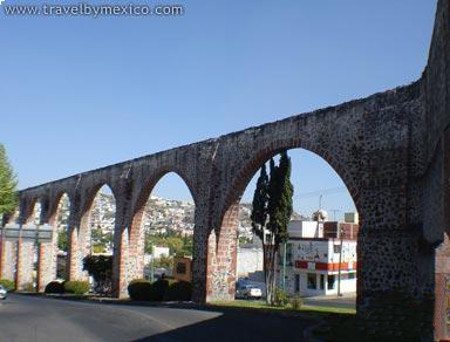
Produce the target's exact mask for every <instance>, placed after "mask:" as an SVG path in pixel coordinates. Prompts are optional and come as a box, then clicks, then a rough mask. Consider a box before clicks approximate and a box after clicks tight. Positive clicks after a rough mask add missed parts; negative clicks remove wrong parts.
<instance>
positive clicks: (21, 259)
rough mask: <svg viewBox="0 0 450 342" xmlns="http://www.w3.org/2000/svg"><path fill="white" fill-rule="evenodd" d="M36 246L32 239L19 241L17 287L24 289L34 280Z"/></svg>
mask: <svg viewBox="0 0 450 342" xmlns="http://www.w3.org/2000/svg"><path fill="white" fill-rule="evenodd" d="M34 257H35V246H34V241H32V240H22V239H21V238H19V241H18V243H17V270H16V289H17V290H24V289H26V287H27V285H28V284H30V283H33V281H34V262H35V260H34Z"/></svg>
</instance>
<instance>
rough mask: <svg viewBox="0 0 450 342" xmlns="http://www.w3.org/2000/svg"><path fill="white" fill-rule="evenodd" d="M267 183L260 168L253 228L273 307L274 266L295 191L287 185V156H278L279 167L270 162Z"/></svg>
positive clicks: (288, 171)
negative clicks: (258, 244)
mask: <svg viewBox="0 0 450 342" xmlns="http://www.w3.org/2000/svg"><path fill="white" fill-rule="evenodd" d="M269 164H270V179H269V177H267V173H266V168H265V166H264V165H263V167H262V168H261V173H260V176H259V178H258V182H257V185H256V189H255V194H254V197H253V208H252V215H251V220H252V227H253V231H254V233H255V234H256V235H257V236H258V237H260V238H261V240H262V244H263V254H264V273H265V281H266V298H267V302H268V303H269V304H273V303H274V299H275V298H274V294H275V264H276V260H275V259H276V256H277V253H278V251H279V247H280V243H282V242H285V241H286V240H287V238H288V232H287V226H288V224H289V220H290V218H291V215H292V211H293V208H292V196H293V194H294V187H293V185H292V183H291V181H290V176H291V161H290V159H289V157H288V156H287V153H286V152H282V153H281V156H280V163H279V166H275V162H274V160H273V159H270V163H269Z"/></svg>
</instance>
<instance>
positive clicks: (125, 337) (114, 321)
mask: <svg viewBox="0 0 450 342" xmlns="http://www.w3.org/2000/svg"><path fill="white" fill-rule="evenodd" d="M311 323H312V322H307V321H302V320H300V319H299V318H296V317H284V316H279V315H264V314H257V313H255V314H254V313H246V312H239V311H230V310H227V311H226V312H219V311H217V312H213V311H202V310H193V309H178V308H177V309H176V308H163V307H143V306H131V305H127V306H124V305H108V304H95V303H85V302H75V301H65V300H57V299H48V298H42V297H32V296H21V295H14V294H12V295H10V296H9V297H8V299H6V300H5V301H2V302H1V303H0V342H52V341H54V342H98V341H106V342H116V341H117V342H119V341H120V342H122V341H136V342H147V341H149V342H150V341H151V342H153V341H154V342H169V341H170V342H179V341H189V342H194V341H195V342H201V341H208V342H209V341H214V342H221V341H224V342H225V341H226V342H239V341H246V342H249V341H258V342H265V341H288V340H290V341H298V342H301V341H303V339H302V332H303V329H304V328H305V327H306V326H307V325H308V324H311Z"/></svg>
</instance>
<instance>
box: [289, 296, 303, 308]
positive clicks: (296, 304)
mask: <svg viewBox="0 0 450 342" xmlns="http://www.w3.org/2000/svg"><path fill="white" fill-rule="evenodd" d="M302 304H303V300H302V298H301V297H300V296H299V295H295V296H293V297H292V298H291V305H292V309H294V310H300V308H301V307H302Z"/></svg>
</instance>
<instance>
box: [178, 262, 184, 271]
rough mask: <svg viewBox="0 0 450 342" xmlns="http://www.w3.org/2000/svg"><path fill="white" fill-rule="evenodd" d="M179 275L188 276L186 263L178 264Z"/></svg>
mask: <svg viewBox="0 0 450 342" xmlns="http://www.w3.org/2000/svg"><path fill="white" fill-rule="evenodd" d="M177 273H178V274H186V264H185V263H184V262H179V263H177Z"/></svg>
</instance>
